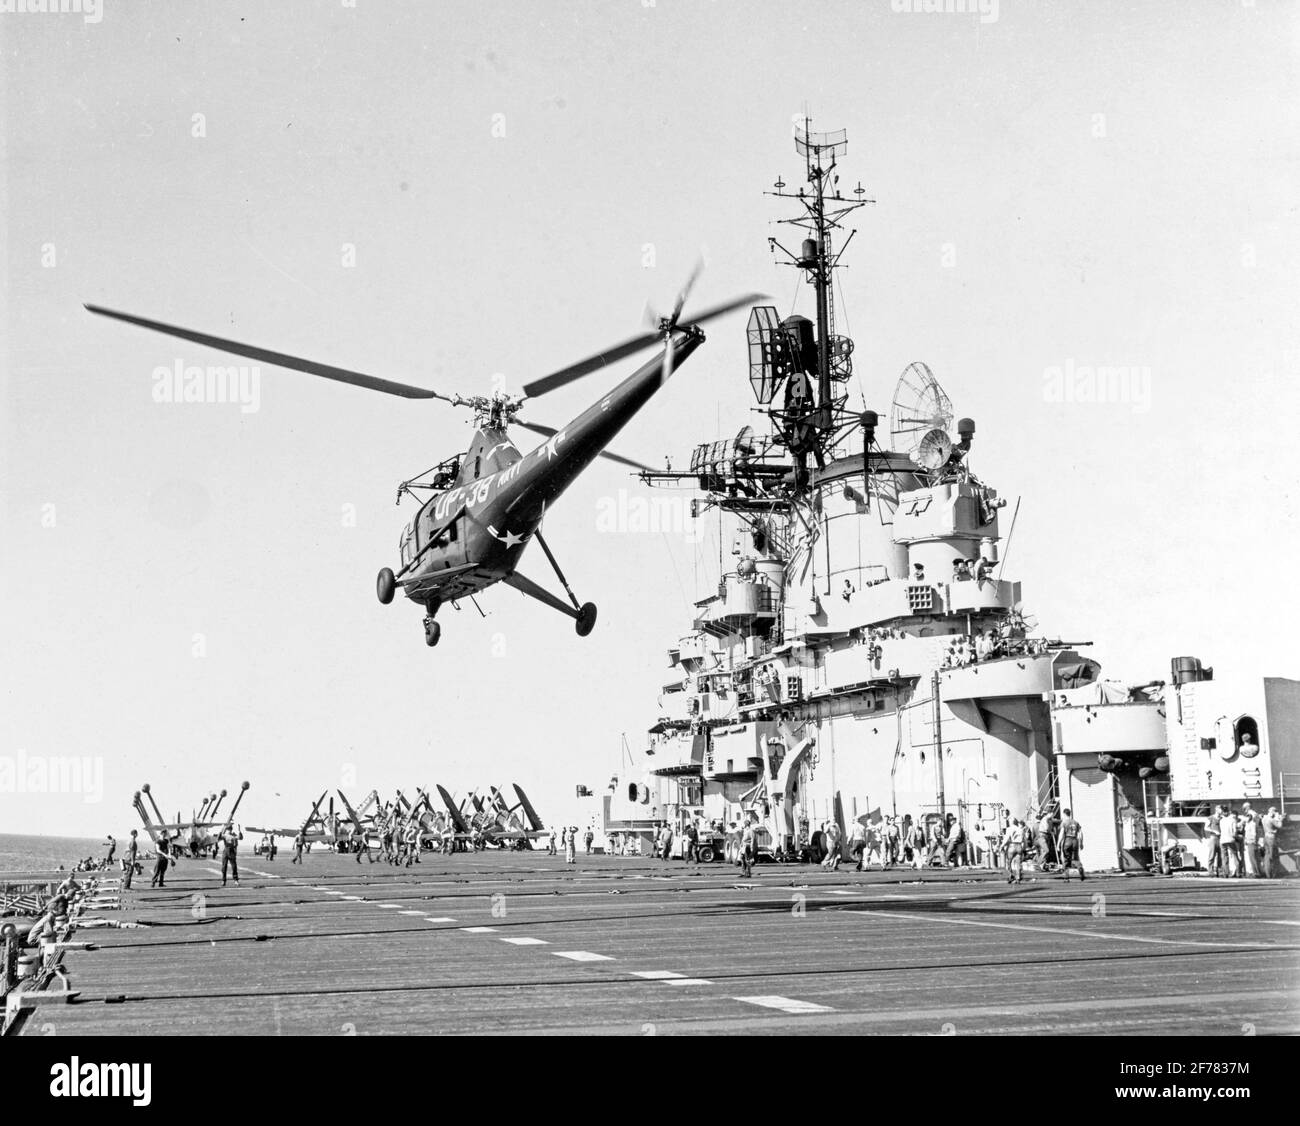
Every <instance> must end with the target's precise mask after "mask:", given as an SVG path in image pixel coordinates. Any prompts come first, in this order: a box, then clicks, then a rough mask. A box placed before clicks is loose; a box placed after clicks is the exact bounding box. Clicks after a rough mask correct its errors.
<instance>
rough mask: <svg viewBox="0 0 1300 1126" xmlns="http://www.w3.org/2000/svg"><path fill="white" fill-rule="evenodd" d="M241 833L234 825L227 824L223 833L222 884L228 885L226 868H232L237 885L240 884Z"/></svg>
mask: <svg viewBox="0 0 1300 1126" xmlns="http://www.w3.org/2000/svg"><path fill="white" fill-rule="evenodd" d="M240 836H241V834H239V833H236V832H235V827H234V826H233V825H227V826H226V827H225V829H223V830H222V833H221V843H222V844H223V845H224V846H225V850H224V851H223V852H222V854H221V886H222V887H225V886H226V869H227V868H229V869H230V874H231V875H232V876H234V878H235V885H236V886H238V885H239V857H238V855H237V853H238V852H239V838H240Z"/></svg>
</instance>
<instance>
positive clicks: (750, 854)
mask: <svg viewBox="0 0 1300 1126" xmlns="http://www.w3.org/2000/svg"><path fill="white" fill-rule="evenodd" d="M753 864H754V823H753V822H752V821H750V820H749V819H748V818H746V820H745V827H744V828H743V829H742V830H741V832H740V865H741V867H742V868H744V870H745V875H746V876H751V877H752V876H753Z"/></svg>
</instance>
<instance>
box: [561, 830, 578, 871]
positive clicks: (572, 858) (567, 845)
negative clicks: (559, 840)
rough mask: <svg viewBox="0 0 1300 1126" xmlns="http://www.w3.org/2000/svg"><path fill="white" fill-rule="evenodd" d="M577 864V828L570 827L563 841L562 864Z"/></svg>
mask: <svg viewBox="0 0 1300 1126" xmlns="http://www.w3.org/2000/svg"><path fill="white" fill-rule="evenodd" d="M577 862H578V826H576V825H570V826H569V829H568V831H567V833H566V835H565V839H564V863H566V864H576V863H577Z"/></svg>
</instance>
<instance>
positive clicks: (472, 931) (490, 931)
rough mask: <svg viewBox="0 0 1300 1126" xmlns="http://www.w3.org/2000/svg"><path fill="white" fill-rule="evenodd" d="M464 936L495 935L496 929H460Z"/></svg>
mask: <svg viewBox="0 0 1300 1126" xmlns="http://www.w3.org/2000/svg"><path fill="white" fill-rule="evenodd" d="M460 929H461V930H463V931H464V932H465V933H466V934H495V933H496V929H497V928H496V927H461V928H460Z"/></svg>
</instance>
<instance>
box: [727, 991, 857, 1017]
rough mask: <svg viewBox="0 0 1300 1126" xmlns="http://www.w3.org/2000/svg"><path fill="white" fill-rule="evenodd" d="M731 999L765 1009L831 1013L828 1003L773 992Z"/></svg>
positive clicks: (786, 1011)
mask: <svg viewBox="0 0 1300 1126" xmlns="http://www.w3.org/2000/svg"><path fill="white" fill-rule="evenodd" d="M732 1000H733V1001H744V1002H745V1004H747V1005H760V1006H762V1007H763V1008H765V1009H780V1010H781V1011H782V1012H783V1013H833V1012H834V1011H835V1010H834V1009H832V1008H831V1007H830V1006H829V1005H815V1004H813V1002H811V1001H796V1000H794V999H793V998H790V997H779V996H776V995H775V994H773V995H769V996H763V997H733V998H732Z"/></svg>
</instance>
